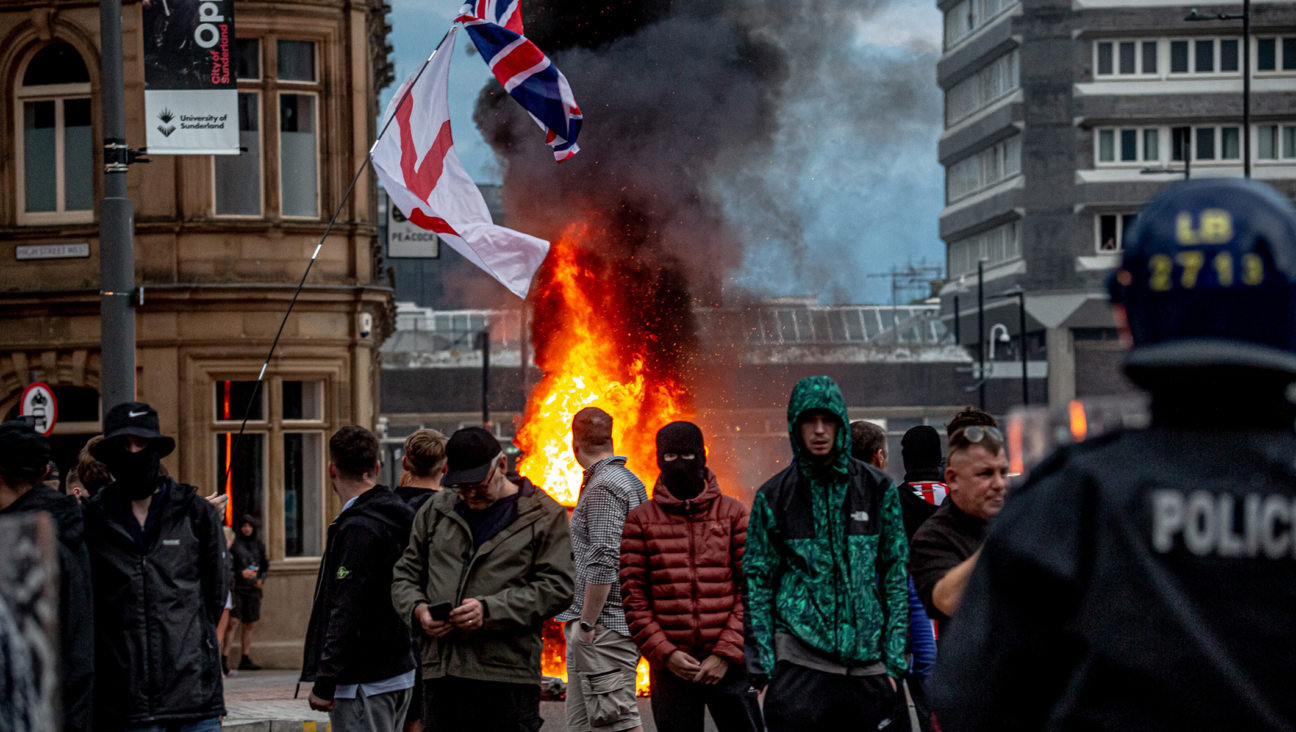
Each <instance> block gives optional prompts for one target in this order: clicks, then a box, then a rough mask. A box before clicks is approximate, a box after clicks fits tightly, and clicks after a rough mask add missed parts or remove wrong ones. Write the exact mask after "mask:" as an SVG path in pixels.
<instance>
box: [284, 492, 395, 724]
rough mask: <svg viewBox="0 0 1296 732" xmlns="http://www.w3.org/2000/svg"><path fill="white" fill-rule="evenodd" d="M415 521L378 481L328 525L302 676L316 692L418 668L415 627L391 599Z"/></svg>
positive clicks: (322, 694) (324, 695)
mask: <svg viewBox="0 0 1296 732" xmlns="http://www.w3.org/2000/svg"><path fill="white" fill-rule="evenodd" d="M413 523H414V511H413V510H412V509H411V508H410V507H409V506H408V505H407V504H406V503H405V502H404V501H402V500H401V499H400V498H399V497H398V496H397V495H396V494H395V493H392V491H391V490H389V489H388V488H387V487H386V486H382V485H379V486H374V487H373V488H371V489H369V490H367V491H365V492H364V493H361V494H360V496H359V497H358V498H356V499H355V503H353V504H351V506H350V508H347V509H346V510H344V511H343V512H342V513H340V514H338V517H337V518H336V519H334V521H333V523H332V524H331V525H330V526H329V529H328V544H327V545H326V546H325V548H324V561H322V562H321V563H320V574H319V580H318V581H317V583H316V585H315V601H314V603H313V604H312V605H311V617H310V626H309V627H308V628H307V629H306V647H305V650H304V655H303V659H302V675H301V680H302V681H306V682H312V681H313V682H314V683H315V688H314V690H313V691H314V693H315V696H318V697H319V698H321V699H332V698H333V693H334V690H335V689H336V688H337V686H338V685H339V684H367V683H372V682H375V681H382V680H383V679H389V678H391V677H393V676H400V675H401V674H403V673H405V672H407V671H412V670H414V666H415V663H414V653H413V650H412V646H411V643H410V631H409V628H408V627H407V626H406V625H405V622H404V621H403V620H401V618H400V616H399V615H397V614H396V611H395V610H394V609H393V608H392V600H391V586H392V567H393V566H395V564H396V560H397V559H400V557H401V554H403V553H404V551H405V545H406V544H407V543H409V534H410V526H411V525H412V524H413Z"/></svg>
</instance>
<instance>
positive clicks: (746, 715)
mask: <svg viewBox="0 0 1296 732" xmlns="http://www.w3.org/2000/svg"><path fill="white" fill-rule="evenodd" d="M649 671H650V676H651V677H652V696H651V697H649V699H650V700H651V702H652V713H653V721H654V722H656V723H657V732H702V727H703V722H704V715H705V711H704V710H705V709H709V710H711V719H712V720H714V721H715V725H716V729H717V730H719V732H761V730H762V729H763V725H762V724H761V711H760V702H759V700H758V699H757V696H756V692H755V691H754V690H753V689H752V688H751V685H750V684H748V683H746V673H745V672H744V671H743V669H742V667H741V666H739V665H737V664H733V665H731V666H730V668H729V673H728V674H727V675H726V676H725V678H724V679H722V680H721V681H720V683H719V684H716V685H713V686H712V685H707V684H695V683H693V682H692V681H685V680H684V679H681V678H680V677H678V676H676V675H675V674H673V673H671V672H670V671H669V670H668V669H666V667H665V666H658V665H656V664H652V665H650V666H649ZM739 677H741V678H739ZM739 689H740V690H739Z"/></svg>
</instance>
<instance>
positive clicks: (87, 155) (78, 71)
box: [14, 43, 95, 224]
mask: <svg viewBox="0 0 1296 732" xmlns="http://www.w3.org/2000/svg"><path fill="white" fill-rule="evenodd" d="M15 97H16V99H15V104H14V110H15V112H16V115H17V119H16V120H15V122H16V124H15V127H16V128H17V129H18V130H20V132H19V134H18V135H15V145H16V147H17V150H16V155H15V158H16V161H17V163H18V165H17V168H18V170H17V173H18V176H17V178H18V223H20V224H57V223H90V222H92V221H94V179H95V166H94V139H93V138H94V134H93V129H92V121H91V108H90V74H89V71H88V70H87V69H86V65H85V62H84V61H83V60H82V59H81V55H80V54H78V53H77V51H76V49H74V48H73V47H72V46H71V45H69V44H67V43H53V44H51V45H48V46H45V47H44V48H42V49H40V50H39V51H37V52H36V53H35V54H33V55H32V56H31V58H30V59H29V60H28V62H27V67H26V70H25V71H24V73H23V76H22V83H21V84H20V85H19V86H18V88H17V92H16V94H15Z"/></svg>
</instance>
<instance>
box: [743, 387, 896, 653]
mask: <svg viewBox="0 0 1296 732" xmlns="http://www.w3.org/2000/svg"><path fill="white" fill-rule="evenodd" d="M811 410H826V411H828V412H831V413H832V414H833V415H835V416H836V417H837V419H838V421H839V427H838V429H837V441H836V445H835V447H834V448H833V452H832V457H831V461H830V462H829V463H828V464H826V465H821V464H816V463H814V462H813V461H811V459H810V456H809V454H808V453H807V452H806V449H805V447H804V446H803V445H802V443H801V438H800V435H799V431H798V423H799V422H800V421H801V419H802V418H803V416H804V415H805V414H806V412H809V411H811ZM788 432H789V433H790V435H791V438H792V452H793V455H794V457H795V461H794V463H793V464H792V465H791V466H790V467H788V468H787V469H785V470H783V471H782V472H780V473H779V474H778V475H776V476H774V477H773V478H771V479H770V480H769V481H768V482H766V483H765V485H763V486H761V489H760V491H759V492H757V494H756V499H755V501H754V502H753V504H752V512H751V523H750V524H749V527H748V530H747V553H746V556H745V557H744V558H743V569H744V571H745V573H746V574H747V586H748V593H749V599H748V613H749V614H750V616H751V626H752V636H753V641H754V644H755V646H756V647H755V649H754V650H755V651H756V653H755V655H756V656H757V657H756V658H753V659H751V662H752V663H753V664H754V665H755V666H756V668H754V669H753V670H754V671H757V672H762V673H765V674H769V673H772V672H773V670H774V664H775V661H776V660H777V659H776V657H775V652H774V636H775V634H777V633H787V634H789V635H792V636H793V637H795V638H796V639H797V640H799V641H801V642H802V643H804V644H806V645H808V646H810V647H811V648H814V649H816V650H818V651H822V652H823V653H825V654H828V655H829V656H830V657H833V658H835V659H836V660H837V662H838V663H840V664H841V665H843V666H847V667H852V666H867V665H870V664H874V663H879V662H880V663H882V664H884V665H885V666H886V669H887V673H889V674H891V675H892V676H900V675H902V674H903V673H904V672H905V671H906V669H907V668H908V664H907V662H906V659H905V640H906V635H907V633H908V622H909V615H908V612H909V605H908V587H909V584H908V574H907V571H906V568H905V564H906V562H907V561H908V558H909V547H908V544H907V543H906V541H905V533H904V523H903V521H902V519H901V515H900V500H899V497H898V496H897V494H896V488H895V485H894V484H893V483H892V482H891V479H890V478H889V477H888V476H887V475H886V473H883V472H882V471H880V470H878V469H876V468H874V467H872V466H871V465H867V464H865V463H862V462H860V461H859V460H855V459H853V458H851V457H850V427H849V419H848V417H847V414H846V405H845V399H844V398H843V397H842V393H841V389H839V388H838V387H837V384H836V383H835V382H833V380H832V379H830V378H828V377H827V376H812V377H808V378H805V379H802V380H801V381H799V382H797V385H796V388H795V389H793V391H792V399H791V402H790V403H789V404H788Z"/></svg>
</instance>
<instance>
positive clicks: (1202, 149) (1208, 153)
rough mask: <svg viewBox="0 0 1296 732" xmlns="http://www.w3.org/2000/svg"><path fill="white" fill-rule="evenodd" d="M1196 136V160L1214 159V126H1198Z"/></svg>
mask: <svg viewBox="0 0 1296 732" xmlns="http://www.w3.org/2000/svg"><path fill="white" fill-rule="evenodd" d="M1195 135H1196V137H1197V149H1196V151H1195V154H1194V158H1195V159H1196V160H1214V159H1215V128H1214V127H1198V128H1197V131H1196V133H1195Z"/></svg>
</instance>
